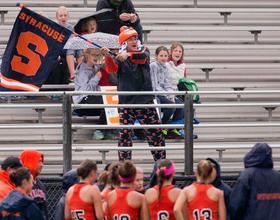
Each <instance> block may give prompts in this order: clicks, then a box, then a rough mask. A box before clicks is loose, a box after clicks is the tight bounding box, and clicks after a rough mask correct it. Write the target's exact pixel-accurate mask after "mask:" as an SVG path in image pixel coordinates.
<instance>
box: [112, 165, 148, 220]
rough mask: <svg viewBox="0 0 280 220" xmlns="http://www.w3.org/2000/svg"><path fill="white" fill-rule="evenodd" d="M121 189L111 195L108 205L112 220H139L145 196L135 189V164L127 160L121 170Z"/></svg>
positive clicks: (118, 188) (116, 189)
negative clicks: (123, 219)
mask: <svg viewBox="0 0 280 220" xmlns="http://www.w3.org/2000/svg"><path fill="white" fill-rule="evenodd" d="M119 176H120V177H119V178H120V180H121V185H120V187H117V188H115V190H113V191H112V192H110V193H109V195H108V197H107V203H108V208H109V215H110V219H122V216H124V217H125V219H131V220H138V219H142V218H140V217H141V216H142V203H143V198H144V196H143V195H142V194H140V193H138V192H136V191H135V190H134V189H133V182H134V179H135V176H136V168H135V166H134V164H133V163H132V162H131V161H129V160H127V161H125V162H124V163H123V164H122V165H121V167H120V168H119Z"/></svg>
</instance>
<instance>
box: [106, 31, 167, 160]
mask: <svg viewBox="0 0 280 220" xmlns="http://www.w3.org/2000/svg"><path fill="white" fill-rule="evenodd" d="M120 32H121V33H120V35H119V43H120V50H119V54H118V55H117V56H116V57H114V59H113V58H112V57H111V55H110V54H109V49H108V48H107V47H103V48H102V49H101V52H102V53H103V54H104V55H105V65H106V70H107V72H108V73H117V76H118V91H153V88H152V82H151V76H150V66H149V63H150V53H149V49H148V48H147V47H145V46H143V45H142V44H141V42H140V40H138V34H137V32H136V31H135V30H134V29H133V28H131V27H130V28H129V27H126V26H123V27H122V28H121V29H120ZM154 98H155V97H154V96H153V95H119V104H152V103H153V99H154ZM119 113H120V125H133V124H134V123H135V120H136V119H137V120H138V121H139V122H140V124H160V121H159V117H158V115H157V112H156V109H155V108H152V107H151V108H120V109H119ZM145 133H146V135H147V141H148V144H149V146H157V147H163V146H165V141H164V138H163V135H162V130H161V129H158V128H157V129H145ZM118 146H120V147H123V146H124V147H125V146H127V147H128V146H132V134H131V129H123V128H121V129H120V130H119V141H118ZM151 153H152V155H153V157H154V160H155V161H156V160H158V159H164V158H165V157H166V152H165V150H163V149H162V148H159V150H158V151H151ZM118 154H119V161H120V162H124V161H125V160H127V159H131V151H128V150H127V151H119V153H118Z"/></svg>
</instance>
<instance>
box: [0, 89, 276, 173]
mask: <svg viewBox="0 0 280 220" xmlns="http://www.w3.org/2000/svg"><path fill="white" fill-rule="evenodd" d="M54 94H55V95H60V96H62V97H63V99H62V102H63V103H62V104H26V103H23V104H18V103H16V104H5V103H4V104H3V103H0V108H62V109H63V123H61V124H28V125H10V124H8V125H0V129H34V128H37V129H63V147H62V148H61V147H58V148H46V149H52V150H61V149H63V155H64V156H63V157H64V158H63V163H64V164H63V167H64V168H63V172H64V173H65V172H67V171H68V170H69V169H71V161H72V153H71V152H72V150H75V151H81V150H85V149H87V150H97V149H99V147H92V146H90V147H82V148H81V147H73V146H72V130H75V129H108V128H109V129H116V128H119V127H120V125H84V124H78V123H72V119H71V112H72V109H75V108H104V107H108V108H119V107H125V108H126V107H134V108H143V107H151V106H152V107H161V108H163V107H164V108H171V107H173V108H174V107H176V108H184V109H185V124H184V125H183V124H168V125H162V124H161V125H122V126H121V127H123V128H182V127H184V128H185V131H186V133H185V135H186V138H185V143H184V146H183V147H182V146H176V147H165V149H173V150H176V149H184V151H185V174H193V149H194V147H193V138H192V136H193V128H194V127H195V128H210V127H280V123H271V122H270V123H230V124H229V123H227V124H218V123H215V124H211V123H203V124H198V125H193V120H192V119H193V107H200V108H201V107H252V106H253V107H279V106H280V103H271V102H269V103H231V104H229V103H226V104H225V103H220V104H217V103H215V104H193V100H192V96H193V94H198V95H204V94H207V95H209V94H216V95H217V94H218V95H229V94H280V90H266V91H189V92H180V91H173V92H153V91H149V92H147V91H144V92H136V91H129V92H116V91H112V92H96V91H95V92H77V91H51V92H1V95H6V96H13V95H26V96H31V95H34V96H46V95H54ZM97 94H98V95H140V94H141V95H151V94H153V95H165V94H174V95H185V103H184V104H174V105H168V104H151V105H148V104H145V105H144V104H119V105H97V104H96V105H91V104H83V105H82V104H71V97H72V96H73V95H97ZM2 149H4V148H2ZM16 149H21V148H13V150H16ZM105 149H112V150H116V149H121V148H117V147H112V148H110V147H109V148H107V147H105V148H104V149H103V148H102V149H101V148H100V151H102V154H105V152H104V150H105ZM127 149H128V148H125V150H127ZM132 149H133V150H144V149H149V150H152V149H154V148H153V147H144V148H143V147H137V146H135V147H132ZM157 149H158V148H157ZM0 151H1V150H0ZM219 153H220V152H219Z"/></svg>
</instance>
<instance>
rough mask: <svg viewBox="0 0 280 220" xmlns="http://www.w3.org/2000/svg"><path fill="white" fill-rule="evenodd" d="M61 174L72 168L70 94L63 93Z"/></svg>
mask: <svg viewBox="0 0 280 220" xmlns="http://www.w3.org/2000/svg"><path fill="white" fill-rule="evenodd" d="M62 111H63V174H66V173H67V172H68V171H69V170H71V169H72V116H71V95H68V94H65V93H64V95H63V105H62Z"/></svg>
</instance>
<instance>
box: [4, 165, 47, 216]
mask: <svg viewBox="0 0 280 220" xmlns="http://www.w3.org/2000/svg"><path fill="white" fill-rule="evenodd" d="M10 178H11V181H12V182H13V183H14V184H15V185H16V189H14V190H12V191H11V192H10V193H9V194H8V195H7V196H6V197H5V199H3V200H2V202H0V219H1V220H27V219H28V220H44V216H43V213H42V212H41V210H40V209H39V208H38V206H37V205H36V202H35V200H34V199H32V198H30V197H29V196H28V195H27V194H28V193H29V192H31V189H32V186H33V176H32V175H31V173H30V172H29V170H28V169H26V168H19V169H18V170H17V171H16V172H15V173H11V174H10Z"/></svg>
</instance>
